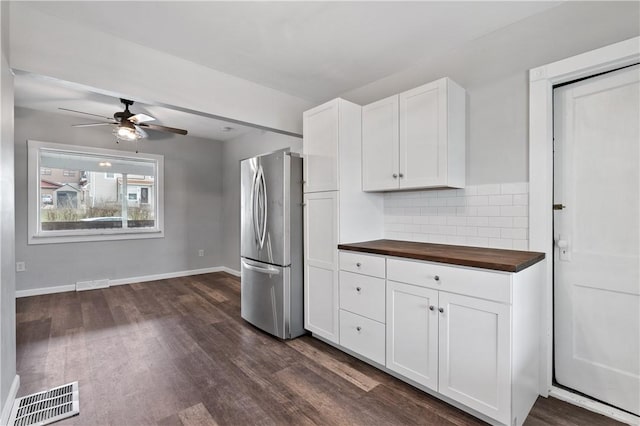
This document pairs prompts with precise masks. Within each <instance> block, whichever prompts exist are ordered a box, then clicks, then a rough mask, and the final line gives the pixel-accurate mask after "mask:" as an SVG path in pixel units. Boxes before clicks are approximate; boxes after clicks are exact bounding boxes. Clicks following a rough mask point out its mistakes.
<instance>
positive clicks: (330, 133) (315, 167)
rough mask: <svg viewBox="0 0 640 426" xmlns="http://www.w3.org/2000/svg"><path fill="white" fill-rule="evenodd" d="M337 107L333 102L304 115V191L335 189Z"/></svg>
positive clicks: (335, 100)
mask: <svg viewBox="0 0 640 426" xmlns="http://www.w3.org/2000/svg"><path fill="white" fill-rule="evenodd" d="M339 105H340V103H339V99H334V100H332V101H330V102H327V103H325V104H322V105H320V106H318V107H316V108H313V109H311V110H309V111H305V113H304V117H303V134H304V137H303V143H302V153H303V155H304V180H305V185H304V192H322V191H337V190H338V137H339V136H338V134H339V126H338V117H339V113H340V111H339V108H340V106H339Z"/></svg>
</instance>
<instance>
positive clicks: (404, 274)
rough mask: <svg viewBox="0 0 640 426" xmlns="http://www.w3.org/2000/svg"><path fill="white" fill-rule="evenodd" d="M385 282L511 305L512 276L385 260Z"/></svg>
mask: <svg viewBox="0 0 640 426" xmlns="http://www.w3.org/2000/svg"><path fill="white" fill-rule="evenodd" d="M387 268H388V269H387V279H388V280H392V281H397V282H402V283H408V284H414V285H418V286H422V287H429V288H434V289H437V290H443V291H449V292H452V293H458V294H463V295H467V296H473V297H479V298H482V299H488V300H495V301H497V302H503V303H511V274H510V273H506V272H492V271H487V270H482V269H471V268H464V267H456V266H445V265H442V264H436V263H429V262H417V261H411V260H401V259H387Z"/></svg>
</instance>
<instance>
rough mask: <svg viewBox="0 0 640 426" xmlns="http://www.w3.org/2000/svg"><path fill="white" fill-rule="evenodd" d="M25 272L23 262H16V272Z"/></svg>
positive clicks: (25, 266) (25, 268)
mask: <svg viewBox="0 0 640 426" xmlns="http://www.w3.org/2000/svg"><path fill="white" fill-rule="evenodd" d="M26 270H27V265H26V264H25V263H24V262H16V272H24V271H26Z"/></svg>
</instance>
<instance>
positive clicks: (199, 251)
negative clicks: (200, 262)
mask: <svg viewBox="0 0 640 426" xmlns="http://www.w3.org/2000/svg"><path fill="white" fill-rule="evenodd" d="M198 256H200V257H203V256H204V250H202V249H200V250H198Z"/></svg>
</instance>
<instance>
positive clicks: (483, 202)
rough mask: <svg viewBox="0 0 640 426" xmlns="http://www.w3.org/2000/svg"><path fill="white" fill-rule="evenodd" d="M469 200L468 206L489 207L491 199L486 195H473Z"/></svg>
mask: <svg viewBox="0 0 640 426" xmlns="http://www.w3.org/2000/svg"><path fill="white" fill-rule="evenodd" d="M466 198H467V205H468V206H488V205H489V197H488V196H486V195H472V196H470V197H466Z"/></svg>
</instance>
